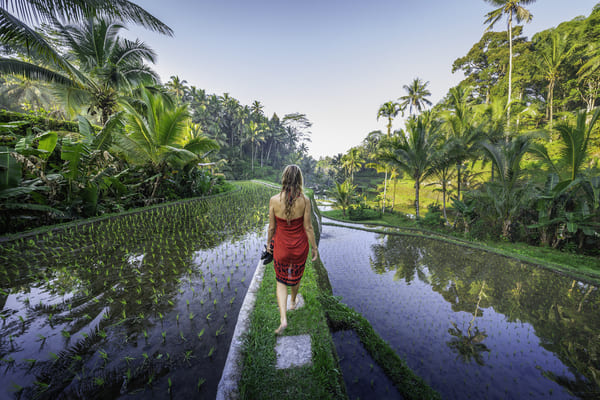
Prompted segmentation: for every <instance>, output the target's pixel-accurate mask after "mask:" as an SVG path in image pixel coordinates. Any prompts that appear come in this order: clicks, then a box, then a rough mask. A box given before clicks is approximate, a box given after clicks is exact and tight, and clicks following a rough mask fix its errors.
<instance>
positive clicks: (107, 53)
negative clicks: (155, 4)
mask: <svg viewBox="0 0 600 400" xmlns="http://www.w3.org/2000/svg"><path fill="white" fill-rule="evenodd" d="M54 29H55V34H54V35H55V38H56V39H57V41H58V42H59V43H60V44H61V45H62V46H63V47H64V48H65V49H67V50H68V54H67V55H66V56H65V59H66V60H67V61H69V62H71V63H72V64H74V65H77V66H78V67H79V72H80V73H79V74H78V77H77V79H76V84H74V85H67V86H64V85H63V86H62V87H61V89H60V93H61V95H62V96H63V97H64V99H65V101H66V104H67V108H68V109H69V110H74V111H78V108H79V107H80V106H81V105H86V106H87V108H88V111H89V112H90V113H91V114H95V113H97V112H98V113H99V114H100V121H101V123H102V125H104V124H105V123H106V121H107V120H108V118H109V117H110V116H111V115H112V114H113V113H114V112H115V111H116V108H117V100H118V98H119V97H120V96H121V95H123V94H127V93H130V92H131V91H132V90H133V88H134V87H137V86H139V85H140V84H142V83H149V84H152V83H156V82H158V75H157V74H156V73H155V72H154V71H152V70H151V69H150V68H149V67H148V66H147V65H146V64H145V62H147V61H148V62H152V63H153V62H154V61H155V58H156V54H155V53H154V51H153V50H152V49H151V48H150V47H148V46H147V45H146V44H144V43H143V42H140V41H139V40H135V41H130V40H128V39H125V38H122V37H120V36H119V33H120V31H121V30H122V29H124V26H123V25H122V24H120V23H118V22H115V21H109V20H106V19H102V18H88V19H87V20H86V21H85V22H83V23H81V24H74V25H62V24H61V23H59V22H56V23H55V26H54Z"/></svg>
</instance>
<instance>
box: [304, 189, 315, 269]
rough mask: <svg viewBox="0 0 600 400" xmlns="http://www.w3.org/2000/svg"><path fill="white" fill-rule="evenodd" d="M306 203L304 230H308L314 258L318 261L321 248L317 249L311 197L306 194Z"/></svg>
mask: <svg viewBox="0 0 600 400" xmlns="http://www.w3.org/2000/svg"><path fill="white" fill-rule="evenodd" d="M304 203H305V204H304V231H305V232H306V236H307V237H308V243H310V248H311V252H312V260H313V261H317V256H318V255H319V249H317V242H316V241H315V231H314V229H313V225H312V218H311V212H310V199H309V198H308V197H306V196H304Z"/></svg>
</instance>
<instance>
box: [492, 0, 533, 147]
mask: <svg viewBox="0 0 600 400" xmlns="http://www.w3.org/2000/svg"><path fill="white" fill-rule="evenodd" d="M485 1H486V2H488V3H490V4H491V5H492V6H497V7H498V8H496V9H495V10H493V11H490V12H489V13H487V14H486V15H485V21H484V24H489V25H488V27H487V29H486V32H487V31H489V30H490V29H492V28H493V27H494V25H495V24H496V22H498V21H499V20H500V18H502V17H503V16H504V15H506V17H507V26H508V97H507V100H506V102H507V105H508V106H507V108H506V120H507V122H508V121H510V102H511V95H512V61H513V60H512V59H513V42H512V22H513V18H514V19H515V20H516V21H517V23H519V22H521V21H525V22H529V21H531V18H532V17H533V16H532V15H531V13H530V12H529V10H527V9H525V8H524V7H522V6H523V5H528V4H532V3H534V2H535V0H485ZM507 141H508V138H507Z"/></svg>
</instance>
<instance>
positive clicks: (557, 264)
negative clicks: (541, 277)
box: [321, 210, 600, 283]
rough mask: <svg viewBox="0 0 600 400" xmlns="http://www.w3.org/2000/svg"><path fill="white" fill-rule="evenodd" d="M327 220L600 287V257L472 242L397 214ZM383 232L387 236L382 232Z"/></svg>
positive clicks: (334, 213) (336, 213)
mask: <svg viewBox="0 0 600 400" xmlns="http://www.w3.org/2000/svg"><path fill="white" fill-rule="evenodd" d="M321 213H322V214H323V215H324V216H326V217H328V218H331V219H336V220H340V221H346V222H359V223H361V224H374V225H380V226H381V227H395V228H398V229H400V230H402V231H404V233H403V234H409V235H416V236H426V237H431V238H434V239H438V240H444V241H446V242H452V243H455V244H457V245H462V246H468V247H474V248H478V249H482V250H487V251H491V252H494V253H498V254H501V255H504V256H507V257H511V258H515V259H518V260H521V261H525V262H529V263H532V264H536V265H539V266H541V267H544V268H548V269H552V270H556V271H560V272H562V273H565V274H568V275H569V276H572V277H574V278H576V279H581V280H584V281H588V282H592V283H600V260H599V259H598V258H597V257H593V256H585V255H580V254H573V253H567V252H562V251H560V250H557V249H553V248H548V247H538V246H532V245H529V244H526V243H519V242H516V243H510V242H505V241H474V240H468V239H467V238H465V237H464V236H463V235H462V234H461V233H460V232H455V231H450V230H448V229H445V228H439V229H434V228H431V227H424V226H422V225H419V223H418V222H416V221H415V220H413V219H409V218H406V217H405V216H403V215H401V214H397V213H386V214H384V215H383V216H382V217H381V218H379V219H374V220H364V221H350V220H349V219H348V218H344V216H343V214H342V212H341V211H340V210H332V211H322V212H321ZM381 232H384V231H383V230H381Z"/></svg>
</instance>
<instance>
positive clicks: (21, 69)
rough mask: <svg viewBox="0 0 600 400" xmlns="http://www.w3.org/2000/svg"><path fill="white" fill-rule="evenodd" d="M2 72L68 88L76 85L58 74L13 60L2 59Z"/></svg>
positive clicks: (0, 62)
mask: <svg viewBox="0 0 600 400" xmlns="http://www.w3.org/2000/svg"><path fill="white" fill-rule="evenodd" d="M0 72H2V73H5V74H11V75H18V76H23V77H25V78H27V79H32V80H39V81H45V82H54V83H59V84H62V85H68V86H72V85H75V82H74V81H73V80H71V79H70V78H68V77H66V76H64V75H62V74H60V73H58V72H54V71H52V70H49V69H47V68H44V67H40V66H37V65H35V64H31V63H28V62H25V61H20V60H16V59H13V58H4V57H2V58H0Z"/></svg>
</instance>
